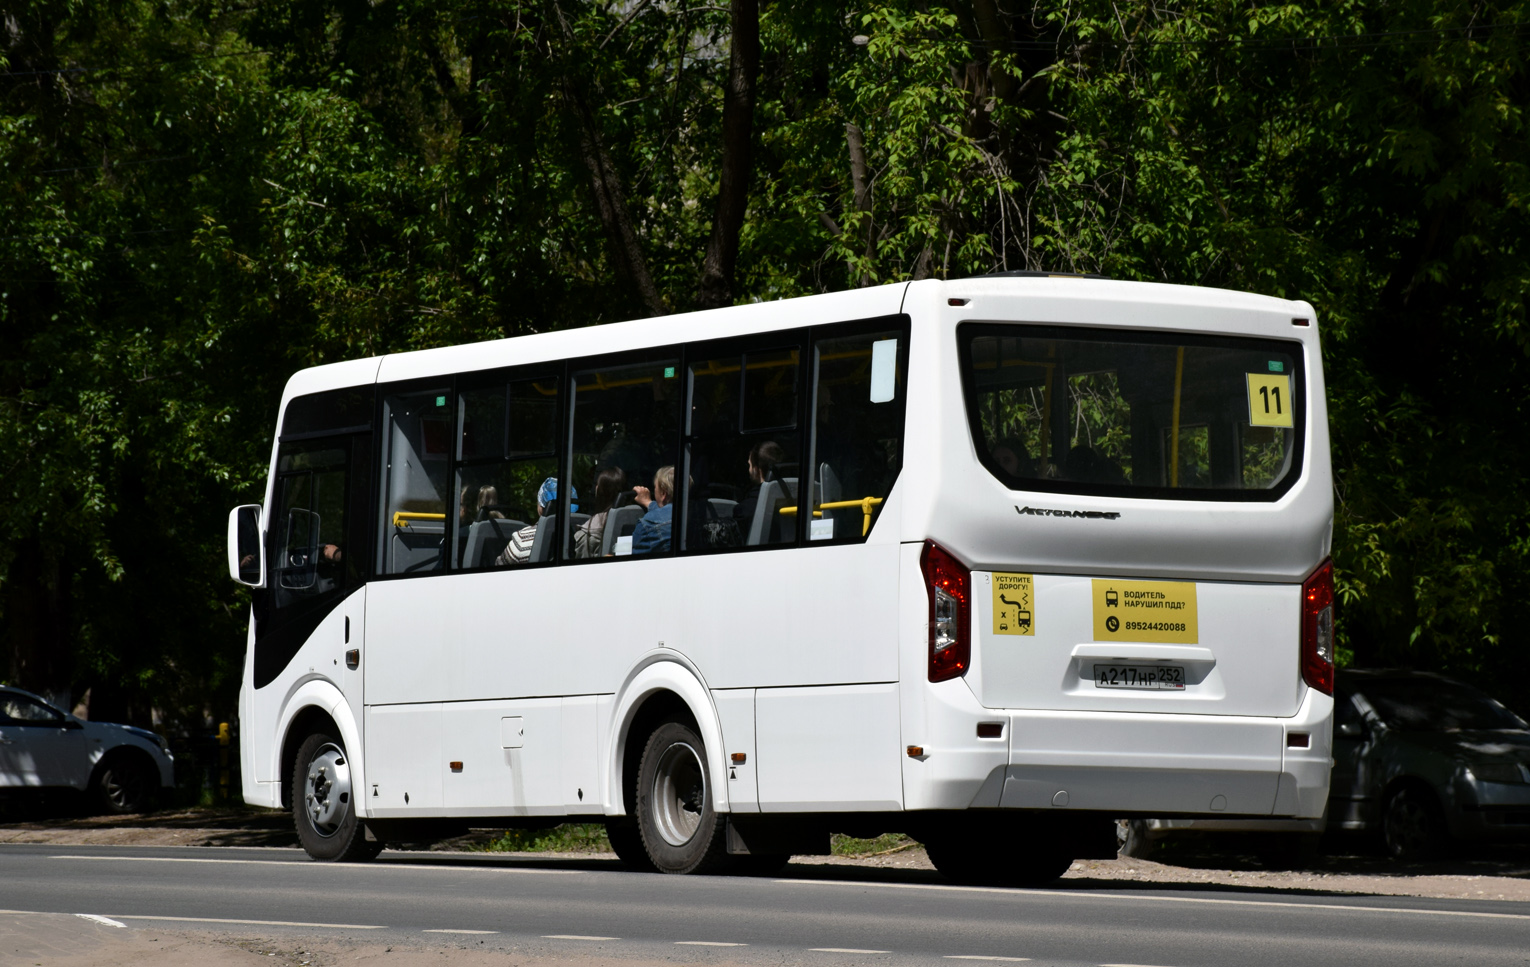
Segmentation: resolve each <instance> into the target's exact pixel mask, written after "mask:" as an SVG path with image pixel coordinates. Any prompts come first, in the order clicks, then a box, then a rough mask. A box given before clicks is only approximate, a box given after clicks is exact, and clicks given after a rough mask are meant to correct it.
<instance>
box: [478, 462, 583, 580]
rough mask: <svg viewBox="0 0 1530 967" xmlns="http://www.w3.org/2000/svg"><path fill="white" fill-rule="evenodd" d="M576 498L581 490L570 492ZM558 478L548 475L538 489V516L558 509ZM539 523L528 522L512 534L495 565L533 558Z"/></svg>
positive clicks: (495, 560) (522, 562)
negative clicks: (532, 551)
mask: <svg viewBox="0 0 1530 967" xmlns="http://www.w3.org/2000/svg"><path fill="white" fill-rule="evenodd" d="M570 496H571V497H572V498H573V499H574V500H576V501H577V500H578V499H579V491H577V490H576V491H574V492H573V493H571V494H570ZM557 503H558V478H557V477H548V478H547V479H546V480H544V481H542V486H541V487H539V488H538V489H537V516H538V517H539V518H540V517H546V516H547V515H548V514H552V513H556V512H557V510H558V507H557ZM572 509H573V510H578V509H579V505H578V504H577V503H576V504H573V505H572ZM536 538H537V525H536V523H534V522H533V523H530V524H527V525H526V526H525V527H522V528H521V529H520V530H518V531H516V532H515V533H514V534H512V535H510V543H509V544H506V545H505V549H504V550H503V551H502V552H500V555H499V557H496V558H495V559H494V566H495V567H503V566H505V565H506V564H525V563H526V562H527V561H529V560H531V547H532V545H533V544H535V543H536Z"/></svg>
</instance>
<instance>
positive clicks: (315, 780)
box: [292, 732, 383, 862]
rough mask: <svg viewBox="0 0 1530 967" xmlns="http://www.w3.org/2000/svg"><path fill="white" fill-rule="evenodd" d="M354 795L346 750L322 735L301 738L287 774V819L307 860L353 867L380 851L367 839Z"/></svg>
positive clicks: (337, 740) (378, 847)
mask: <svg viewBox="0 0 1530 967" xmlns="http://www.w3.org/2000/svg"><path fill="white" fill-rule="evenodd" d="M353 793H354V790H353V789H352V788H351V766H350V759H349V757H348V756H347V755H346V753H345V745H344V744H343V743H342V742H341V741H340V740H339V739H337V738H334V737H333V736H330V735H326V734H324V733H322V732H316V733H314V734H313V735H310V736H309V737H308V738H306V739H304V740H303V744H302V745H301V746H299V747H298V754H297V759H296V761H295V762H294V764H293V770H292V819H293V824H294V825H295V826H296V827H297V834H298V840H299V841H301V842H302V844H303V849H304V850H305V851H307V853H308V855H309V856H312V857H313V858H314V859H316V860H336V861H340V862H356V861H361V860H369V859H372V858H373V857H374V856H376V855H377V854H378V853H380V852H382V848H383V844H382V843H380V842H376V841H370V840H368V839H367V835H366V826H365V825H364V824H363V823H362V822H361V817H360V816H359V815H358V813H357V811H356V803H355V797H354V795H353Z"/></svg>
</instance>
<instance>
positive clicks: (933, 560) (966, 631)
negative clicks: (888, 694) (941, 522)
mask: <svg viewBox="0 0 1530 967" xmlns="http://www.w3.org/2000/svg"><path fill="white" fill-rule="evenodd" d="M919 569H920V570H921V571H923V572H924V583H925V588H926V590H927V591H929V594H930V681H932V682H943V681H946V680H947V679H950V678H960V677H961V676H963V675H965V674H967V667H968V666H969V665H971V664H972V572H971V571H969V570H968V569H967V566H966V565H964V564H963V563H962V562H961V561H958V560H957V559H956V558H954V557H952V556H951V555H950V554H949V553H948V552H947V551H946V550H945V549H944V548H942V547H941V546H940V545H939V544H936V543H935V542H934V541H925V542H924V551H923V552H922V553H921V554H920V555H919Z"/></svg>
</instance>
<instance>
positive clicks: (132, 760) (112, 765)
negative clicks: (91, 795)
mask: <svg viewBox="0 0 1530 967" xmlns="http://www.w3.org/2000/svg"><path fill="white" fill-rule="evenodd" d="M158 780H159V775H158V774H157V773H156V772H155V771H152V770H151V768H150V766H149V765H148V763H145V762H144V761H143V760H142V759H140V758H138V757H137V756H135V755H116V756H111V757H108V759H107V760H106V763H105V764H104V765H103V766H102V767H101V771H100V772H98V773H97V774H96V799H97V801H98V802H99V803H100V805H101V808H102V809H104V810H105V811H106V812H108V813H112V814H113V815H118V816H120V815H123V814H125V813H141V812H143V811H144V810H146V809H148V808H149V806H150V805H151V804H152V803H153V801H154V792H155V787H156V786H157V785H159V782H158Z"/></svg>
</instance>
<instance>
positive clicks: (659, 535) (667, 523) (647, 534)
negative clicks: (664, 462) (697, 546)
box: [632, 467, 675, 554]
mask: <svg viewBox="0 0 1530 967" xmlns="http://www.w3.org/2000/svg"><path fill="white" fill-rule="evenodd" d="M632 489H633V493H634V494H635V495H636V497H637V502H638V503H640V504H642V505H643V506H644V507H645V508H647V513H645V514H644V515H643V516H642V518H641V519H640V520H638V522H637V526H636V527H634V528H632V553H633V554H667V553H669V549H670V532H671V531H672V530H673V523H674V515H675V508H674V507H673V506H672V502H673V501H674V493H675V468H674V467H660V468H659V469H658V470H657V471H655V472H654V475H653V493H652V494H650V493H649V492H648V488H647V487H634V488H632Z"/></svg>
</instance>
